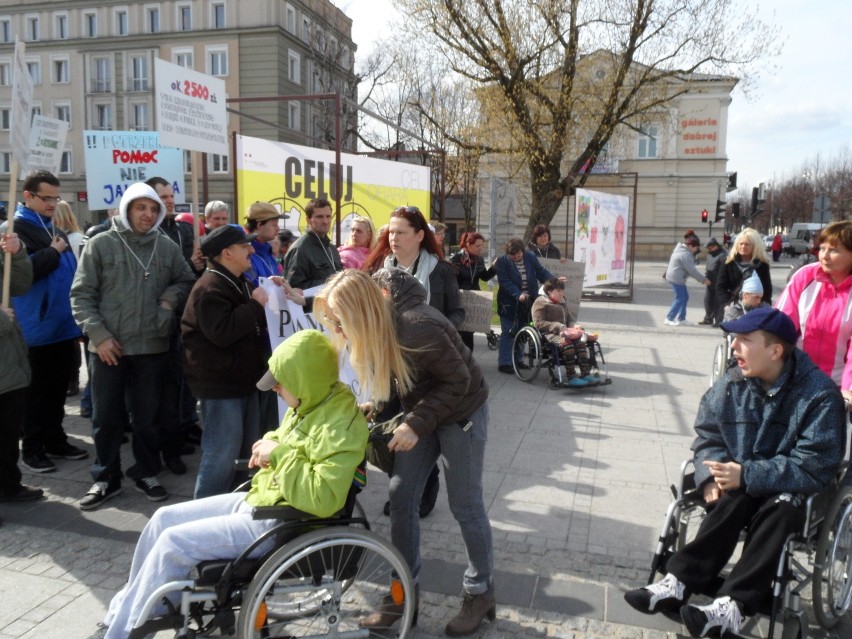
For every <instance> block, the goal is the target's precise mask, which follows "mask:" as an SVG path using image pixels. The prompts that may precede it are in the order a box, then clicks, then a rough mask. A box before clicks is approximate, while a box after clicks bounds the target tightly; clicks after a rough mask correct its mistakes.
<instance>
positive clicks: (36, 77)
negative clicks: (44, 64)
mask: <svg viewBox="0 0 852 639" xmlns="http://www.w3.org/2000/svg"><path fill="white" fill-rule="evenodd" d="M27 71H29V72H30V77H31V78H32V79H33V84H41V63H40V62H39V61H38V60H36V61H34V62H27Z"/></svg>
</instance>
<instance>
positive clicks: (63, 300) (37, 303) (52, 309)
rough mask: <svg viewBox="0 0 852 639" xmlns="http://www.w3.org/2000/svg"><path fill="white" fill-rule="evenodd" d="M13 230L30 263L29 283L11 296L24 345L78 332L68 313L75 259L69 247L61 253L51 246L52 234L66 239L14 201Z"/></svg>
mask: <svg viewBox="0 0 852 639" xmlns="http://www.w3.org/2000/svg"><path fill="white" fill-rule="evenodd" d="M15 232H16V233H18V235H19V236H20V237H21V241H22V242H23V243H24V244H25V245H26V247H27V254H28V255H29V258H30V262H31V263H32V265H33V285H32V288H30V290H29V291H28V292H27V293H25V294H24V295H20V296H18V297H13V298H12V306H13V307H14V309H15V317H16V318H17V320H18V323H19V324H20V326H21V331H22V332H23V334H24V339H25V340H26V342H27V346H46V345H48V344H55V343H57V342H64V341H66V340H69V339H76V338H78V337H80V336H81V335H82V333H81V332H80V328H79V327H78V326H77V324H76V323H75V322H74V317H73V316H72V315H71V281H72V280H73V279H74V272H75V271H76V270H77V259H76V258H75V257H74V252H73V251H72V250H71V247H70V246H69V247H68V249H67V250H66V251H63V252H62V253H61V254H59V253H57V252H56V249H54V248H51V246H50V242H51V240H52V239H53V234H55V235H59V236H60V237H62V238H63V239H67V238H66V237H65V234H64V233H62V231H59V230H57V229H54V228H53V222H52V221H51V219H50V218H49V217H44V216H43V215H39V214H38V213H36V212H35V211H33V210H32V209H29V208H27V207H25V206H23V205H21V204H18V206H17V208H16V209H15Z"/></svg>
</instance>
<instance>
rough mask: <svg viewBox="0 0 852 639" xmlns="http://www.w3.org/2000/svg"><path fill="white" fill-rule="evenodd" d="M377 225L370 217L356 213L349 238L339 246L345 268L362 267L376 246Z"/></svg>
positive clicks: (338, 249)
mask: <svg viewBox="0 0 852 639" xmlns="http://www.w3.org/2000/svg"><path fill="white" fill-rule="evenodd" d="M377 241H378V237H376V227H375V226H373V221H372V220H371V219H370V218H368V217H361V216H360V215H355V216H353V218H352V224H351V226H350V228H349V240H347V242H346V244H344V245H342V246H339V247H338V248H337V251H338V253H340V261H341V262H342V263H343V266H344V267H345V268H355V269H358V270H360V269H362V268H363V267H364V262H365V261H366V260H367V256H368V255H369V254H370V251H372V250H373V249H374V248H375V247H376V242H377Z"/></svg>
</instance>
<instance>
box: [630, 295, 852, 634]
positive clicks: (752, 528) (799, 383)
mask: <svg viewBox="0 0 852 639" xmlns="http://www.w3.org/2000/svg"><path fill="white" fill-rule="evenodd" d="M721 326H722V329H723V330H725V331H728V332H730V333H734V334H736V337H735V338H734V341H733V351H734V356H735V357H736V359H737V364H738V368H739V371H740V372H741V373H742V375H741V376H739V375H733V374H732V373H733V372H734V371H733V369H731V370H729V371H728V372H727V374H726V375H725V376H724V377H722V378H720V379H719V380H717V381H716V383H715V384H714V385H713V386H712V387H711V388H710V390H708V391H707V393H706V394H705V395H704V397H703V398H702V399H701V404H700V406H699V409H698V416H697V417H696V419H695V431H696V433H697V435H698V438H697V439H696V442H695V444H694V445H693V449H694V451H695V483H696V486H698V488H699V490H701V491H703V495H704V501H705V502H706V503H707V516H706V517H705V518H704V521H703V522H702V523H701V526H700V528H699V529H698V534H697V536H696V537H695V539H694V540H692V541H691V542H689V543H688V544H686V545H685V546H684V547H683V549H681V550H680V551H678V552H676V553H675V554H674V555H672V556H671V557H670V558H669V560H668V562H667V563H666V570H667V571H668V574H667V575H666V576H665V577H664V578H663V579H662V580H661V581H658V582H657V583H655V584H652V585H650V586H647V587H645V588H638V589H636V590H631V591H629V592H627V593H625V595H624V598H625V599H626V600H627V602H628V603H629V604H630V605H631V606H633V607H634V608H636V609H637V610H639V611H641V612H644V613H655V612H658V611H661V610H677V609H678V608H680V615H681V617H682V619H683V622H684V624H685V625H686V627H687V629H688V630H689V632H690V634H691V635H692V636H693V637H704V636H707V634H709V633H711V632H715V631H721V633H722V634H724V633H725V632H730V633H732V634H739V630H740V627H741V625H742V623H743V616H744V615H752V614H754V613H755V612H757V610H758V608H759V606H760V604H761V603H762V602H763V601H764V600H765V598H766V595H767V593H768V592H769V588H770V586H771V583H772V577H773V575H774V571H775V568H776V565H777V562H778V557H779V556H780V553H781V550H782V549H783V547H784V544H785V543H786V540H787V537H788V535H790V534H791V533H793V532H795V531H797V530H801V528H802V526H803V525H804V518H805V515H804V508H803V506H804V503H805V499H806V497H807V496H808V495H812V494H815V493H818V492H820V491H823V490H825V489H827V488H828V487H829V486H830V485H831V482H832V481H833V480H834V479H835V477H836V476H837V473H838V470H839V469H840V463H841V460H842V457H843V453H844V450H845V438H846V424H845V414H844V413H845V410H844V405H843V398H842V396H841V395H840V391H839V390H838V388H837V385H836V384H835V383H834V382H833V381H832V380H831V378H829V377H828V376H827V375H825V374H824V373H823V372H822V371H820V370H819V369H818V368H817V367H816V365H815V364H814V363H813V362H812V361H811V359H810V358H809V357H808V356H807V354H805V352H804V351H801V350H798V349H797V348H796V347H795V343H796V333H797V331H796V327H795V326H794V324H793V322H792V320H791V319H790V318H789V317H787V316H786V315H784V314H783V313H782V312H781V311H779V310H777V309H774V308H770V307H764V308H758V309H755V310H753V311H751V312H750V313H747V314H746V315H743V316H742V317H741V318H740V319H738V320H735V321H733V322H723V323H722V325H721ZM746 526H748V529H749V542H748V543H747V544H746V545H745V547H744V549H743V552H742V555H741V556H740V559H739V560H738V561H737V562H736V564H735V565H734V567H733V569H732V570H731V573H730V575H729V576H728V577H727V578H726V579H725V581H724V584H723V585H722V587H721V588H720V589H719V590H718V591H717V592H716V593H715V594H714V596H715V597H716V599H715V600H714V601H713V602H712V603H711V604H709V605H706V606H695V605H692V604H688V603H687V600H688V599H689V595H690V593H694V592H707V590H708V589H709V588H710V587H711V586H712V584H713V583H714V581H715V580H716V578H717V576H718V574H719V572H720V571H721V570H722V568H724V567H725V565H726V564H727V563H728V561H729V560H730V558H731V555H732V554H733V552H734V550H735V549H736V546H737V543H738V541H739V536H740V532H741V531H742V530H743V528H745V527H746Z"/></svg>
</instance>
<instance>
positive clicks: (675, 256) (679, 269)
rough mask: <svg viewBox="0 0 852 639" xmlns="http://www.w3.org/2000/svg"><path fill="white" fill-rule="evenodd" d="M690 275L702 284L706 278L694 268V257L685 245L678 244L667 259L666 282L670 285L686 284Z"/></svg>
mask: <svg viewBox="0 0 852 639" xmlns="http://www.w3.org/2000/svg"><path fill="white" fill-rule="evenodd" d="M690 275H691V276H692V277H694V278H695V279H696V280H698V281H699V282H701V283H702V284H704V280H705V279H706V278H705V277H704V276H703V275H702V274H701V271H699V270H698V268H697V267H696V266H695V256H694V255H693V254H692V251H691V250H689V247H688V246H687V245H686V244H683V243H680V242H679V243H678V245H677V246H676V247H675V250H674V251H672V256H671V257H670V258H669V267H668V268H667V269H666V280H667V281H669V282H671V283H672V284H686V280H687V279H688V278H689V276H690Z"/></svg>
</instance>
